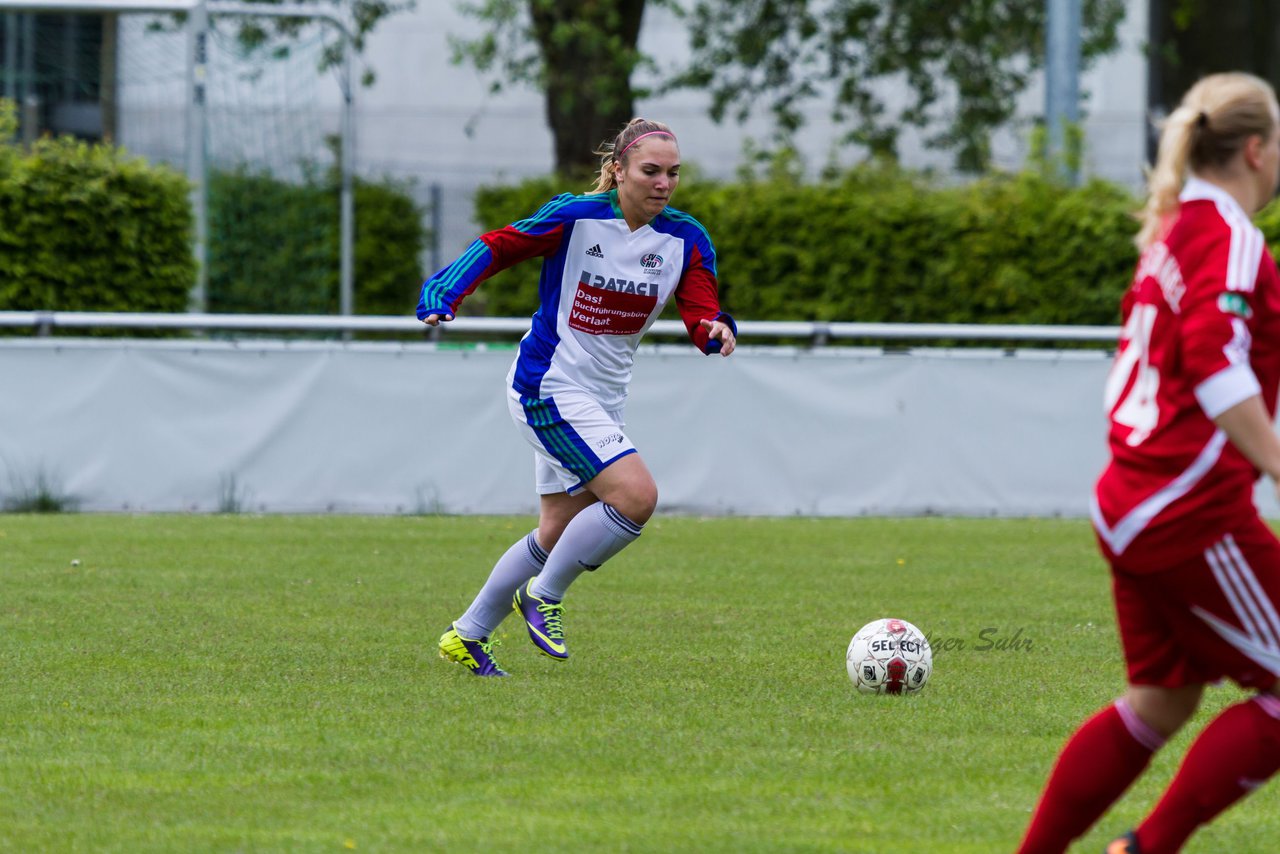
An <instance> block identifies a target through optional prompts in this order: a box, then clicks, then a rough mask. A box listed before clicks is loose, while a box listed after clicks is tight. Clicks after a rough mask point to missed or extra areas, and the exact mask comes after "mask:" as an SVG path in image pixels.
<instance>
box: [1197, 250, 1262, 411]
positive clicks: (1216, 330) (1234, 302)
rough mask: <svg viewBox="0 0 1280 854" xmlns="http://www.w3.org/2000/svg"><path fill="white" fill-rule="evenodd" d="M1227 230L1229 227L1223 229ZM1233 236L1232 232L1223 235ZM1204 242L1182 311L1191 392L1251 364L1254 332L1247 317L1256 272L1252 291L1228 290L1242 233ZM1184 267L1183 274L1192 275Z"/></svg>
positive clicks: (1250, 280)
mask: <svg viewBox="0 0 1280 854" xmlns="http://www.w3.org/2000/svg"><path fill="white" fill-rule="evenodd" d="M1220 227H1223V228H1224V229H1225V224H1224V225H1223V226H1220ZM1225 230H1227V231H1231V230H1230V229H1225ZM1205 237H1207V238H1209V239H1206V240H1204V242H1203V243H1202V244H1201V246H1202V247H1203V251H1204V257H1203V258H1202V259H1201V260H1200V263H1198V264H1196V265H1195V266H1194V268H1193V269H1194V272H1193V273H1191V279H1190V281H1188V282H1187V290H1186V294H1185V295H1184V298H1183V300H1182V305H1181V314H1182V335H1181V348H1180V349H1181V353H1180V356H1181V360H1182V367H1183V370H1184V373H1185V376H1186V378H1187V380H1188V382H1189V385H1190V386H1191V387H1192V388H1195V387H1197V386H1199V385H1200V384H1201V383H1202V382H1204V381H1205V380H1207V379H1209V378H1210V377H1212V376H1214V375H1215V374H1217V373H1219V372H1220V371H1222V370H1224V369H1226V368H1228V367H1230V366H1232V365H1245V366H1248V364H1249V346H1250V331H1249V323H1248V317H1249V316H1251V315H1252V313H1253V301H1254V297H1255V291H1254V288H1253V282H1254V281H1255V280H1256V278H1257V274H1258V268H1257V266H1256V265H1254V267H1253V269H1252V271H1251V273H1252V275H1251V276H1247V277H1245V278H1246V281H1247V284H1248V287H1247V288H1245V287H1239V286H1237V287H1236V288H1234V289H1229V287H1228V264H1229V263H1233V262H1234V263H1239V262H1238V260H1237V259H1238V257H1239V254H1240V253H1241V251H1242V250H1241V248H1240V247H1239V246H1236V247H1234V250H1235V251H1234V257H1233V246H1232V244H1233V243H1238V242H1239V241H1240V240H1241V239H1242V230H1241V229H1236V230H1235V231H1234V232H1233V233H1231V234H1230V236H1228V235H1226V234H1223V235H1214V236H1209V235H1206V236H1205ZM1188 266H1189V265H1183V271H1184V273H1185V272H1188V270H1187V267H1188Z"/></svg>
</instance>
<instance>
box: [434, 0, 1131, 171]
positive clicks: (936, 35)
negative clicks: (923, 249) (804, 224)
mask: <svg viewBox="0 0 1280 854" xmlns="http://www.w3.org/2000/svg"><path fill="white" fill-rule="evenodd" d="M648 5H649V6H650V7H653V6H658V5H662V6H664V7H667V8H670V9H673V10H675V11H676V12H678V13H679V14H680V15H682V16H683V17H684V18H685V20H686V21H687V23H688V31H689V33H690V47H691V59H690V62H689V64H688V65H687V66H686V67H684V68H681V69H676V70H673V71H672V72H669V73H665V74H660V73H658V70H657V69H656V68H655V66H654V65H653V63H652V62H651V61H650V60H648V59H647V58H646V57H645V56H643V55H642V54H641V53H640V52H639V50H638V48H637V46H636V40H635V38H634V37H632V36H630V34H629V33H628V32H626V31H624V30H623V29H621V28H619V27H617V26H614V25H613V24H612V23H611V21H613V19H615V18H617V17H618V16H619V15H620V14H621V13H620V12H619V11H618V10H619V9H622V8H624V7H625V8H626V10H627V12H626V14H627V15H631V16H634V17H636V18H637V19H638V18H639V15H640V14H642V13H643V10H644V7H645V6H646V4H645V2H644V0H625V2H620V3H609V2H605V0H586V2H582V3H573V4H570V3H562V2H558V0H473V2H470V3H468V4H466V5H465V6H464V9H465V10H466V11H467V13H468V14H470V15H472V16H473V17H475V18H478V19H479V20H481V21H483V22H484V23H485V24H486V25H487V26H486V30H485V32H484V33H483V34H482V35H480V36H479V37H478V38H476V39H472V40H455V43H454V44H455V60H457V61H467V62H471V63H472V64H474V65H475V66H476V68H478V69H479V70H480V71H482V72H485V73H489V74H490V75H492V77H493V81H494V82H493V85H494V88H502V87H503V86H505V85H508V84H510V83H527V84H532V85H534V86H536V87H538V88H540V89H541V90H542V91H543V92H544V93H545V94H546V97H547V109H548V116H549V118H550V119H551V121H550V124H551V129H552V132H553V133H554V134H555V135H556V137H557V155H558V156H557V166H558V167H560V171H566V170H565V166H566V163H565V162H563V161H562V159H561V158H560V156H559V152H560V151H561V140H560V134H561V132H562V130H561V126H560V125H559V124H557V121H556V120H555V114H556V113H557V111H563V110H569V111H573V110H579V109H583V105H586V104H590V103H592V101H593V100H598V99H600V98H602V97H604V98H609V97H618V98H620V99H621V100H623V101H624V102H626V103H629V98H630V95H629V94H628V93H630V92H631V89H630V86H631V83H630V78H631V74H632V73H633V72H634V71H635V70H636V69H637V68H641V67H645V68H648V69H650V70H652V71H654V73H655V74H656V75H657V79H658V80H659V81H660V85H661V88H663V89H676V88H694V89H699V90H705V91H707V92H708V93H709V94H710V96H711V109H712V115H713V117H714V118H715V119H716V120H717V121H721V120H724V119H725V118H732V119H736V120H738V121H743V120H745V119H746V118H747V117H748V116H749V115H751V114H752V113H753V112H754V111H756V110H760V109H767V110H768V111H769V112H771V113H772V115H773V116H774V118H775V119H776V121H777V127H778V129H779V132H780V134H781V135H782V136H783V137H784V138H785V137H786V136H787V135H789V134H790V133H792V132H794V131H795V130H797V129H799V128H800V127H801V125H802V124H803V121H804V116H805V113H806V107H807V106H808V105H809V104H811V103H814V102H820V101H821V100H823V99H826V100H828V101H829V103H830V108H831V114H832V117H833V119H834V120H835V121H836V122H837V123H838V124H840V125H841V126H843V127H845V128H847V130H848V133H847V136H846V141H847V142H850V143H856V144H860V145H863V146H865V147H866V148H867V149H869V150H870V151H871V152H872V153H873V154H893V153H895V151H896V146H897V141H898V137H899V135H900V133H901V131H902V129H903V128H905V127H918V128H925V129H927V132H928V133H929V134H930V135H929V136H928V137H927V143H928V144H929V145H931V146H934V147H937V148H941V149H945V150H950V151H953V152H954V153H955V158H956V164H957V166H958V167H960V168H961V169H964V170H968V171H980V170H981V169H983V168H984V167H985V166H986V165H987V164H988V161H989V160H990V155H991V147H990V136H991V133H992V132H993V131H994V130H995V129H996V128H998V127H999V126H1001V125H1003V124H1005V123H1006V122H1007V121H1008V120H1009V119H1010V118H1012V117H1013V115H1014V110H1015V107H1016V105H1017V96H1018V95H1019V94H1020V93H1021V92H1023V91H1024V90H1025V89H1026V87H1027V84H1028V83H1029V82H1030V80H1031V77H1032V75H1033V74H1034V73H1035V72H1036V71H1037V70H1038V69H1040V68H1041V67H1043V65H1044V32H1045V7H1046V3H1045V0H685V2H684V3H681V2H679V0H650V3H649V4H648ZM549 10H555V17H556V21H555V24H554V26H550V27H547V26H539V25H537V23H536V22H537V21H538V19H539V17H540V16H543V17H545V16H546V15H548V14H550V12H549ZM1082 12H1083V20H1084V35H1083V39H1082V57H1083V60H1084V62H1085V63H1086V64H1087V63H1088V62H1089V61H1090V60H1093V59H1096V58H1097V57H1099V56H1101V55H1103V54H1105V53H1107V52H1108V51H1110V50H1113V49H1114V48H1115V47H1116V44H1117V39H1116V33H1117V29H1118V27H1119V23H1120V21H1121V19H1122V18H1123V16H1124V0H1083V10H1082ZM584 56H587V57H591V58H592V61H591V62H589V63H582V62H576V61H575V57H579V58H580V57H584ZM557 78H565V79H564V80H558V79H557ZM891 81H903V82H905V83H906V84H907V86H908V87H909V89H910V91H911V97H910V98H909V99H908V100H907V101H905V102H904V103H902V104H896V103H890V102H889V101H888V100H887V99H886V97H885V95H884V92H885V87H884V84H885V83H887V82H891ZM556 83H558V84H559V85H553V84H556ZM636 94H638V95H639V94H641V93H636ZM619 115H622V114H619ZM624 117H625V116H624ZM578 142H579V143H581V142H582V141H581V140H579V141H578ZM579 162H580V163H585V162H587V161H586V158H583V159H582V160H580V161H579Z"/></svg>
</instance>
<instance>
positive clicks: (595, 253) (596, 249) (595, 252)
mask: <svg viewBox="0 0 1280 854" xmlns="http://www.w3.org/2000/svg"><path fill="white" fill-rule="evenodd" d="M587 254H588V255H590V256H591V257H592V258H603V257H604V252H602V251H601V250H600V244H599V243H597V244H596V245H595V246H592V247H591V248H590V249H588V250H587Z"/></svg>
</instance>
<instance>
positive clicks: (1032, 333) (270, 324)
mask: <svg viewBox="0 0 1280 854" xmlns="http://www.w3.org/2000/svg"><path fill="white" fill-rule="evenodd" d="M0 327H10V328H15V327H16V328H22V327H29V328H31V329H32V330H33V331H34V333H35V334H36V335H41V336H47V335H50V334H51V333H52V332H53V330H55V329H66V330H89V329H139V330H159V329H164V330H173V329H185V330H189V331H193V332H209V331H214V330H221V331H227V332H253V333H258V332H311V333H314V332H335V333H356V332H379V333H408V334H413V333H417V334H418V335H422V336H425V337H427V338H428V339H430V340H439V339H441V338H443V337H446V336H447V337H455V336H466V335H468V334H503V335H513V336H519V335H523V334H524V333H525V332H526V331H527V330H528V329H529V319H528V318H524V317H459V318H457V319H455V320H453V321H451V322H449V323H442V324H440V325H439V326H436V327H427V326H425V325H424V324H422V323H421V322H419V321H418V320H417V319H416V318H413V317H400V316H383V315H379V316H373V315H353V316H338V315H299V314H197V313H183V314H152V313H144V312H97V311H0ZM650 332H651V333H652V334H654V335H675V336H679V335H683V334H684V324H682V323H681V322H679V321H676V320H659V321H657V322H655V323H654V324H653V327H652V328H651V330H650ZM1119 334H1120V328H1119V327H1118V326H1045V325H1023V324H982V323H823V322H816V321H813V322H811V321H791V320H782V321H770V320H744V321H740V322H739V323H738V339H739V340H740V341H744V342H747V341H751V340H753V339H760V340H764V339H767V340H780V339H784V340H797V339H799V340H804V341H806V342H808V343H809V344H811V345H812V346H819V347H820V346H823V345H826V344H834V343H837V342H840V341H854V340H856V341H867V340H875V341H999V342H1014V341H1019V342H1046V341H1047V342H1064V343H1065V342H1072V343H1081V342H1096V343H1115V342H1116V340H1117V338H1118V337H1119Z"/></svg>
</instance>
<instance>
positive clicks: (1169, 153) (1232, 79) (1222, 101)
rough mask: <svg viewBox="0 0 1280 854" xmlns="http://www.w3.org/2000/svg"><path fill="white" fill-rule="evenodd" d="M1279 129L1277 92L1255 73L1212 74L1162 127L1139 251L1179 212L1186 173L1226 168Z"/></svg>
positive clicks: (1189, 90)
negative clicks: (1248, 144)
mask: <svg viewBox="0 0 1280 854" xmlns="http://www.w3.org/2000/svg"><path fill="white" fill-rule="evenodd" d="M1275 124H1276V96H1275V92H1274V91H1273V90H1272V88H1271V85H1270V84H1269V83H1267V82H1266V81H1265V80H1262V79H1261V78H1259V77H1255V76H1253V75H1252V74H1243V73H1239V72H1231V73H1226V74H1211V75H1209V76H1208V77H1205V78H1202V79H1201V80H1200V82H1198V83H1196V85H1194V86H1192V87H1191V88H1190V89H1188V90H1187V94H1186V95H1184V96H1183V98H1182V103H1181V104H1179V105H1178V108H1177V109H1176V110H1174V111H1173V112H1172V113H1170V114H1169V116H1168V118H1166V119H1165V120H1164V122H1162V123H1161V126H1160V146H1159V149H1158V151H1157V154H1156V165H1155V167H1154V168H1152V169H1151V170H1150V172H1149V173H1148V175H1147V203H1146V206H1145V207H1144V208H1143V210H1142V214H1141V219H1142V229H1141V231H1139V232H1138V236H1137V238H1136V239H1135V242H1136V243H1137V245H1138V250H1139V251H1142V250H1144V249H1146V248H1147V247H1148V246H1150V245H1151V244H1152V243H1154V242H1155V241H1156V240H1158V239H1159V238H1160V236H1161V235H1162V234H1163V233H1164V229H1165V228H1166V226H1167V223H1168V222H1169V218H1170V216H1171V215H1172V214H1173V213H1175V212H1176V211H1177V210H1178V194H1179V193H1181V192H1182V185H1183V183H1185V181H1186V179H1187V172H1188V170H1190V171H1191V172H1193V173H1194V172H1196V171H1198V170H1201V169H1206V168H1214V167H1221V166H1225V165H1226V164H1227V163H1228V162H1229V161H1230V160H1231V159H1232V158H1233V157H1235V156H1236V154H1237V153H1238V152H1239V151H1240V149H1241V148H1242V147H1243V146H1244V143H1245V141H1246V140H1247V139H1248V138H1249V137H1251V136H1261V137H1263V138H1264V139H1265V138H1268V137H1270V135H1271V132H1272V130H1273V129H1274V128H1275Z"/></svg>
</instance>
